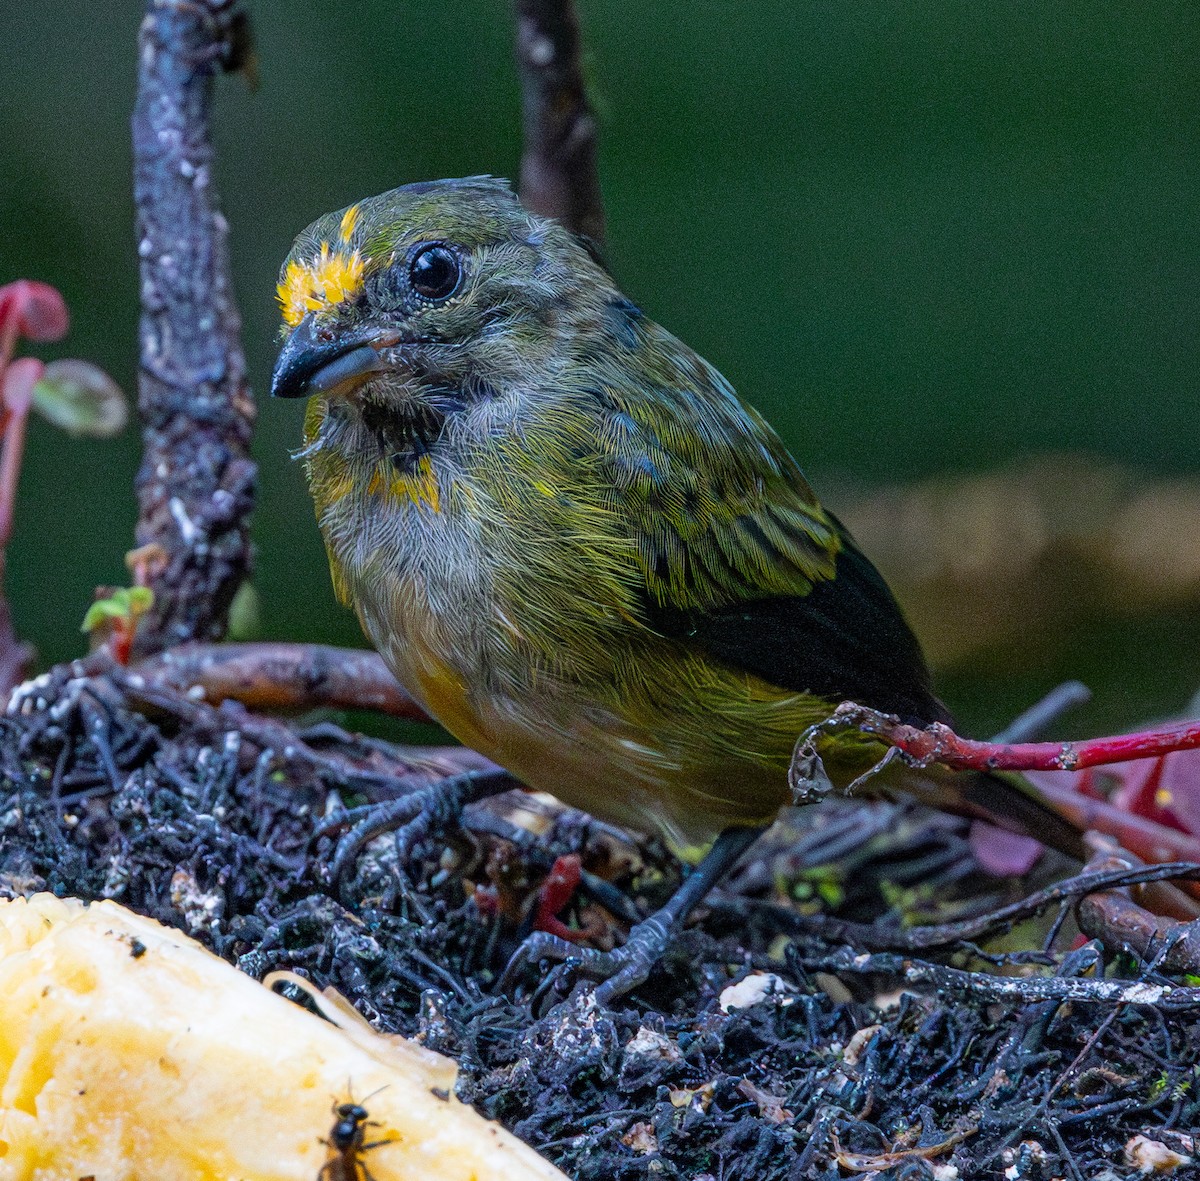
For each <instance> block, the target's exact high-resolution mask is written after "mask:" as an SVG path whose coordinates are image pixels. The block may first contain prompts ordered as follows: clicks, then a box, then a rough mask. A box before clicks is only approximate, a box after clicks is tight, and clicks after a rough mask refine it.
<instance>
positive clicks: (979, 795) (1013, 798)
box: [897, 767, 1087, 861]
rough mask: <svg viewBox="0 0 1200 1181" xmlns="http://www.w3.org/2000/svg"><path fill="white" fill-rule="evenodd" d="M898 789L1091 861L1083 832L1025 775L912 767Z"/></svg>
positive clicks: (905, 771)
mask: <svg viewBox="0 0 1200 1181" xmlns="http://www.w3.org/2000/svg"><path fill="white" fill-rule="evenodd" d="M897 786H898V787H900V788H901V789H902V790H903V791H905V792H906V793H907V794H908V795H911V796H913V797H914V798H915V799H917V800H920V802H921V803H923V804H929V805H930V806H932V807H934V808H940V809H941V810H942V811H944V812H953V813H955V814H956V815H959V816H967V817H970V818H971V819H972V820H986V821H988V822H989V823H990V824H995V825H996V826H997V827H999V828H1004V829H1007V830H1008V831H1010V832H1016V833H1020V834H1022V835H1023V836H1030V837H1033V838H1034V839H1035V840H1039V841H1041V842H1042V844H1044V845H1050V846H1051V847H1052V848H1055V849H1057V850H1058V851H1059V852H1060V853H1065V854H1066V855H1067V856H1068V857H1073V858H1074V859H1075V860H1077V861H1086V860H1087V850H1086V847H1085V846H1084V843H1083V833H1082V832H1081V831H1080V830H1079V829H1078V828H1077V827H1076V826H1075V825H1074V824H1072V823H1071V822H1070V821H1069V820H1067V818H1066V817H1065V816H1063V815H1061V814H1060V813H1059V812H1058V811H1057V810H1056V809H1055V808H1054V806H1053V805H1052V804H1051V803H1049V802H1048V801H1047V800H1046V798H1045V797H1044V796H1043V795H1042V793H1041V792H1040V791H1039V790H1038V789H1037V787H1036V786H1035V785H1034V784H1032V783H1030V782H1029V781H1028V780H1026V779H1023V778H1022V777H1021V776H1020V775H1016V774H1013V773H1011V772H1002V771H950V770H948V769H946V768H944V767H927V768H923V769H916V768H912V767H906V768H904V771H903V779H902V781H901V782H899V783H898V784H897Z"/></svg>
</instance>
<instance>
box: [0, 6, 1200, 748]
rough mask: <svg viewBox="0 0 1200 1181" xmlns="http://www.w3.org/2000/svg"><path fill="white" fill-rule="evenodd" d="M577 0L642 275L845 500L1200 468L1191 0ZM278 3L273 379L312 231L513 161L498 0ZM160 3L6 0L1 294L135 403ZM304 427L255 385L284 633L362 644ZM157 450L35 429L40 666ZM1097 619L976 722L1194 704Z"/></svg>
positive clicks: (228, 126) (267, 57) (1155, 629)
mask: <svg viewBox="0 0 1200 1181" xmlns="http://www.w3.org/2000/svg"><path fill="white" fill-rule="evenodd" d="M580 3H581V6H582V9H583V16H584V20H585V31H586V36H587V43H588V46H589V67H590V75H591V78H592V80H593V87H594V93H595V98H596V102H597V105H598V106H599V108H600V112H601V117H602V137H601V145H602V166H603V179H604V185H605V192H606V196H607V204H608V213H609V224H610V255H611V258H612V262H613V264H614V267H615V269H616V272H617V274H618V276H619V277H620V279H621V280H622V282H623V284H624V285H625V287H626V289H627V290H628V291H629V292H630V294H631V295H632V296H633V297H634V298H635V299H636V300H638V301H639V302H640V303H641V304H642V305H643V306H644V307H645V308H646V310H647V312H648V313H649V314H651V315H652V316H654V317H655V318H656V319H659V320H661V321H663V322H664V323H666V324H667V325H668V326H670V327H671V328H672V329H673V330H674V331H675V332H677V333H678V334H679V335H680V336H682V337H684V338H685V339H686V340H688V341H689V342H690V343H692V344H693V345H694V346H695V347H697V348H698V349H699V350H700V351H701V352H703V353H704V354H705V355H707V356H708V357H709V358H710V359H711V360H713V361H714V362H715V363H716V364H717V365H718V366H719V367H720V368H721V369H722V370H723V371H724V372H725V373H726V374H727V375H728V376H729V377H730V379H731V380H732V381H733V382H734V384H735V385H736V386H737V387H738V388H739V389H740V390H741V391H742V392H743V393H744V394H746V395H747V397H748V398H749V399H750V400H751V401H753V402H754V403H756V404H757V405H758V406H759V407H760V408H761V409H762V410H763V411H764V412H765V413H766V414H767V415H768V417H770V418H771V419H772V420H773V421H774V422H775V423H776V424H777V425H778V427H779V429H780V430H781V432H782V434H783V435H784V437H785V438H786V440H787V441H788V443H789V444H790V445H791V446H792V448H793V450H794V451H795V453H796V454H797V456H798V457H799V458H800V460H801V462H802V463H803V464H804V466H805V467H806V468H807V470H808V471H809V473H810V475H811V476H812V477H813V479H814V482H816V483H817V484H818V486H819V487H820V486H822V485H823V484H827V485H830V486H834V487H838V488H843V489H845V488H851V487H854V486H860V487H863V488H869V487H870V486H871V485H873V484H875V485H877V484H881V483H893V482H902V481H908V480H916V479H919V478H921V477H926V476H929V475H931V474H937V473H946V472H966V471H973V470H984V469H987V468H989V467H992V466H994V465H996V464H997V463H1000V462H1002V461H1006V460H1009V459H1011V458H1013V457H1016V456H1020V455H1023V454H1028V453H1032V452H1039V451H1046V450H1064V449H1066V450H1072V451H1085V452H1089V453H1093V454H1095V455H1098V456H1101V457H1108V458H1113V459H1118V460H1122V461H1125V462H1128V463H1131V464H1135V465H1137V466H1138V467H1139V468H1140V469H1142V470H1144V471H1145V472H1146V473H1147V474H1150V475H1153V474H1159V475H1162V474H1163V473H1192V472H1196V471H1198V470H1200V456H1198V455H1197V453H1196V446H1195V444H1196V440H1197V435H1198V431H1197V428H1198V427H1200V401H1198V399H1197V392H1198V385H1200V343H1198V339H1200V291H1198V284H1200V167H1198V165H1200V156H1198V152H1197V148H1198V141H1200V131H1198V128H1200V111H1198V109H1197V108H1198V105H1200V66H1198V62H1200V36H1198V33H1200V15H1198V10H1197V7H1196V5H1195V3H1194V0H1138V2H1136V3H1115V4H1107V5H1098V4H1092V3H1082V2H1074V3H1073V2H1067V0H1042V2H1040V3H1031V2H1029V0H1020V2H1016V0H991V2H990V3H986V4H981V3H978V0H972V2H965V0H925V2H907V3H904V2H898V0H892V2H889V0H866V2H863V3H855V2H852V0H824V2H816V0H787V2H783V0H769V2H768V0H760V2H759V3H755V4H746V3H743V2H741V0H725V2H716V0H708V2H703V0H699V2H698V0H691V2H688V3H683V2H682V0H673V2H672V0H667V2H663V3H659V4H657V5H636V6H634V5H630V4H628V3H618V2H616V0H580ZM249 8H250V10H251V12H252V15H253V16H254V18H255V21H256V28H257V35H258V47H259V55H260V70H261V76H262V86H261V89H260V90H259V91H258V93H256V94H251V93H248V91H247V88H246V86H245V85H244V83H243V81H242V80H241V79H239V78H232V79H222V80H221V82H220V84H219V98H218V102H217V107H216V135H217V139H218V144H219V149H220V167H219V172H218V182H219V189H220V192H221V195H222V198H223V203H224V208H225V210H226V212H227V214H228V217H229V221H230V223H231V226H232V239H231V242H232V250H233V255H234V270H235V279H236V285H237V290H238V295H239V298H240V301H241V308H242V312H243V315H244V318H245V324H246V338H247V339H246V343H247V349H248V353H249V361H250V371H251V376H252V380H253V383H254V385H255V388H256V390H258V391H260V392H261V391H262V390H264V389H265V388H266V385H267V378H268V374H269V370H270V366H271V362H272V359H273V353H274V348H275V331H276V327H277V324H278V320H277V314H276V308H275V304H274V298H273V289H274V282H275V276H276V270H277V267H278V264H279V261H280V259H281V258H282V257H283V255H284V254H285V252H286V250H287V248H288V246H289V244H290V242H291V239H292V237H293V235H294V234H295V233H296V231H297V230H299V229H300V228H301V227H302V226H304V225H305V224H307V223H308V222H309V221H310V220H311V219H312V218H313V217H315V216H316V215H318V214H320V213H322V212H324V211H326V210H329V209H333V208H336V207H340V206H343V205H345V204H347V203H349V202H350V201H352V200H354V199H356V198H358V197H362V196H365V195H367V194H370V193H374V192H378V191H380V190H383V189H386V188H389V187H391V186H393V185H395V184H399V183H402V182H406V181H410V180H417V179H422V178H430V177H443V176H457V175H464V174H470V173H479V172H490V173H495V174H500V175H513V174H514V173H515V169H516V161H517V158H518V152H519V138H518V94H517V88H516V79H515V74H514V68H513V64H512V53H511V26H510V14H509V10H508V6H507V5H506V4H505V3H503V2H502V0H456V2H455V3H446V2H444V0H442V2H431V0H425V2H420V0H405V2H397V0H386V2H384V0H369V2H361V3H343V4H336V5H335V4H314V3H311V2H310V0H273V2H272V3H270V4H267V3H261V4H250V5H249ZM139 18H140V5H138V4H136V3H132V2H128V0H127V2H125V3H121V4H113V5H107V6H104V7H103V11H101V10H99V9H98V8H97V6H96V5H95V4H94V3H85V2H84V0H63V2H61V3H50V2H43V3H38V2H36V0H34V2H31V3H27V4H15V3H7V4H3V5H0V66H2V72H0V77H2V79H3V85H4V102H3V105H2V107H0V281H5V280H7V279H9V278H13V277H17V276H21V275H24V276H29V277H33V278H38V279H44V280H47V281H50V282H53V283H55V284H56V285H57V286H59V287H60V288H61V289H62V290H63V292H64V293H65V295H66V296H67V299H68V302H69V304H70V306H71V308H72V311H73V315H74V328H73V331H72V333H71V336H70V338H69V339H68V341H67V342H65V344H64V345H63V346H62V347H61V348H60V349H59V350H58V352H59V353H60V354H61V353H67V354H71V355H80V356H84V357H87V358H89V359H92V360H95V361H97V362H99V363H100V364H102V365H104V366H105V367H106V368H107V369H109V370H110V372H112V373H113V375H114V376H115V377H116V378H117V379H118V380H119V381H120V382H121V383H122V385H123V386H124V387H125V388H126V389H127V390H130V391H132V390H133V389H134V388H135V372H134V367H135V335H134V328H135V321H136V315H137V275H136V260H135V256H134V251H133V246H132V232H131V225H132V210H131V206H130V179H129V174H130V149H129V142H128V141H129V135H128V118H129V112H130V108H131V104H132V101H133V79H134V40H135V35H136V29H137V24H138V20H139ZM300 418H301V408H300V407H299V406H295V405H273V404H270V403H268V402H267V401H266V400H265V399H261V400H260V420H259V433H258V440H257V445H256V451H257V456H258V460H259V462H260V464H261V465H262V472H261V501H260V509H259V512H258V516H257V520H256V534H257V541H258V547H259V567H258V569H259V573H258V579H257V584H258V589H259V592H260V596H261V603H262V614H263V626H264V630H265V631H266V633H267V634H269V635H272V636H281V637H308V638H314V639H322V640H328V641H334V642H344V643H358V642H360V640H359V634H358V630H357V625H356V623H355V621H354V620H353V618H352V617H351V616H350V615H349V614H347V613H345V612H343V611H342V610H340V609H339V608H338V607H337V606H336V604H335V603H334V601H333V597H332V594H331V592H330V589H329V584H328V578H327V574H326V570H325V564H324V558H323V555H322V553H321V549H320V544H319V540H318V536H317V532H316V529H315V527H314V524H313V520H312V514H311V509H310V506H309V502H308V499H307V496H306V493H305V492H304V489H303V485H302V475H301V472H300V470H299V467H298V466H297V465H296V464H294V463H292V462H291V461H290V460H289V458H288V450H289V448H291V447H293V446H295V445H296V442H297V439H298V436H299V432H300ZM136 459H137V440H136V438H135V437H134V434H133V433H132V432H131V433H130V434H129V435H128V436H127V437H126V438H125V439H123V440H120V441H118V442H115V443H108V444H93V443H75V442H71V441H69V440H66V439H64V438H63V437H62V436H60V435H57V434H55V433H54V432H53V431H52V430H51V429H50V428H48V427H45V426H44V425H43V424H38V425H37V426H36V427H35V429H34V431H33V437H32V438H31V440H30V446H29V450H28V463H27V469H26V472H25V477H24V485H23V489H22V500H21V503H20V506H19V512H18V527H17V535H16V538H15V540H14V541H13V543H12V545H11V552H10V558H9V575H8V579H9V589H10V592H11V597H12V600H13V603H14V609H15V612H16V616H17V621H18V626H19V628H20V629H21V631H22V632H23V633H24V634H25V635H28V636H29V637H31V638H32V639H33V640H35V641H36V643H37V645H38V647H39V649H40V651H41V653H42V656H43V657H44V658H45V659H46V660H52V659H59V658H62V657H66V656H69V655H72V654H75V653H77V652H78V651H79V650H80V646H81V637H80V636H79V634H78V624H79V620H80V619H81V617H82V615H83V612H84V609H85V607H86V604H87V602H88V601H89V599H90V596H91V589H92V587H93V585H94V584H96V583H98V582H115V581H121V580H123V579H124V577H125V574H124V567H123V564H122V555H123V553H124V551H125V550H126V549H127V548H128V547H129V545H130V544H131V538H132V523H133V516H134V510H133V499H132V493H131V488H130V481H131V475H132V472H133V470H134V467H135V464H136ZM1079 593H1080V594H1081V595H1086V593H1087V591H1086V587H1084V588H1081V589H1080V591H1079ZM1093 614H1094V615H1095V616H1097V618H1095V619H1094V620H1093V621H1092V622H1093V624H1094V626H1092V627H1091V628H1090V630H1086V631H1085V632H1082V633H1081V634H1080V635H1079V636H1078V637H1072V638H1071V641H1070V642H1069V643H1065V642H1064V643H1060V644H1057V645H1051V648H1052V650H1050V649H1047V650H1045V651H1042V650H1039V651H1035V652H1017V653H1012V652H1009V653H1007V654H1005V653H996V654H993V655H992V656H991V657H989V659H988V660H987V661H984V662H982V663H976V664H975V665H972V666H970V667H966V668H959V669H957V670H955V671H954V674H953V675H952V676H951V677H949V679H947V680H944V684H945V685H946V688H947V691H948V693H949V696H950V697H951V700H952V703H954V704H957V705H958V706H959V707H960V708H961V709H962V710H963V712H964V714H965V716H966V719H967V720H968V721H969V722H970V723H972V724H973V725H974V726H976V727H981V728H986V727H989V726H991V725H994V724H998V723H999V722H1000V721H1002V720H1003V718H1004V716H1005V714H1006V713H1007V712H1008V711H1009V710H1010V709H1011V708H1014V707H1015V706H1016V705H1018V704H1020V703H1021V702H1022V701H1023V700H1025V699H1027V698H1028V697H1030V696H1032V695H1034V694H1036V693H1038V692H1040V691H1041V690H1042V689H1043V688H1045V687H1047V686H1048V685H1049V684H1050V683H1052V681H1053V679H1054V678H1055V677H1056V676H1059V675H1062V674H1065V673H1068V672H1070V671H1072V670H1079V671H1081V672H1083V673H1084V674H1085V675H1087V676H1088V677H1089V678H1090V679H1091V680H1092V681H1093V683H1094V684H1095V685H1096V687H1097V689H1098V690H1099V691H1100V694H1101V701H1100V702H1099V703H1098V705H1097V707H1096V709H1095V710H1094V711H1093V715H1092V717H1091V718H1090V719H1084V720H1090V721H1092V722H1095V723H1097V724H1099V723H1100V722H1101V721H1109V720H1118V719H1121V718H1127V719H1129V720H1132V718H1134V717H1136V716H1138V715H1139V713H1144V712H1147V711H1149V710H1155V709H1169V708H1179V707H1181V706H1182V705H1183V703H1184V702H1185V701H1186V699H1187V697H1188V696H1189V695H1190V693H1191V691H1192V689H1193V688H1195V687H1196V686H1197V685H1200V626H1198V624H1197V616H1196V612H1195V611H1194V610H1187V611H1182V612H1179V611H1176V612H1174V613H1172V614H1170V615H1168V616H1161V617H1154V618H1148V619H1142V620H1140V621H1138V622H1137V623H1136V624H1129V625H1126V623H1125V622H1122V621H1107V620H1106V619H1105V618H1103V616H1104V612H1103V611H1099V610H1098V611H1097V612H1094V613H1093ZM1060 638H1061V637H1060Z"/></svg>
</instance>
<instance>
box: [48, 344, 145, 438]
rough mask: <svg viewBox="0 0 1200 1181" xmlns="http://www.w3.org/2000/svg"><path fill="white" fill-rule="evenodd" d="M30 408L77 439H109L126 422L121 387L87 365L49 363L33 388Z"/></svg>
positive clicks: (65, 362)
mask: <svg viewBox="0 0 1200 1181" xmlns="http://www.w3.org/2000/svg"><path fill="white" fill-rule="evenodd" d="M33 405H34V408H35V409H37V410H38V411H39V412H40V413H41V414H42V415H44V416H45V417H46V418H48V419H49V420H50V421H51V422H52V423H54V425H55V426H57V427H61V428H62V429H63V430H65V431H66V432H67V433H68V434H69V435H75V436H76V437H80V436H86V437H88V438H93V439H104V438H108V437H109V436H111V435H116V434H119V433H120V432H121V431H122V430H124V428H125V423H126V422H127V421H128V419H129V411H128V408H127V407H126V404H125V395H124V394H123V393H122V392H121V387H120V386H118V385H117V383H116V382H115V381H113V379H112V378H111V377H109V376H108V374H107V373H105V372H104V370H103V369H99V368H97V366H95V365H93V364H91V363H90V362H88V361H73V360H64V361H51V362H50V363H49V364H48V365H47V366H46V371H45V372H44V373H43V374H42V376H41V377H40V378H39V379H38V382H37V384H36V385H35V386H34V387H33Z"/></svg>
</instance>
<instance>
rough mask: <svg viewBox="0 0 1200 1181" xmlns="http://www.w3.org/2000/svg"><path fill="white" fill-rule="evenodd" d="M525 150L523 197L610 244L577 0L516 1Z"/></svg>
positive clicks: (534, 208)
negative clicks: (584, 64)
mask: <svg viewBox="0 0 1200 1181" xmlns="http://www.w3.org/2000/svg"><path fill="white" fill-rule="evenodd" d="M516 16H517V64H518V66H519V67H520V72H521V96H522V108H523V123H524V132H525V150H524V154H523V155H522V157H521V186H520V191H521V201H522V203H523V204H524V205H525V207H526V208H527V209H530V210H531V211H532V212H534V213H540V214H542V215H543V216H545V217H554V218H557V219H558V220H559V221H561V222H562V223H563V225H565V226H566V227H567V228H568V229H570V230H572V231H574V232H575V233H577V234H582V235H583V236H584V237H586V238H590V239H591V240H592V242H594V243H595V244H596V245H597V246H602V245H603V243H604V199H603V197H602V195H601V192H600V173H599V169H598V168H597V163H596V117H595V113H594V112H593V111H592V108H591V105H590V104H589V102H588V98H587V91H586V90H585V88H584V84H583V67H582V62H581V48H580V37H579V18H578V16H577V15H576V12H575V6H574V4H572V2H571V0H516Z"/></svg>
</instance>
